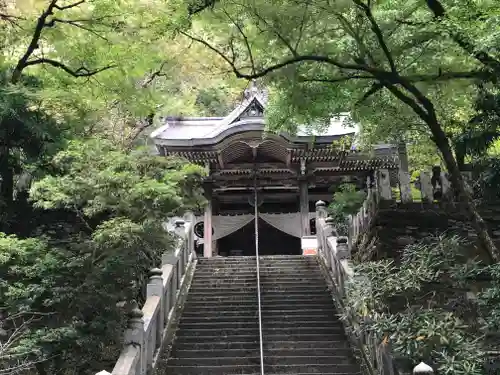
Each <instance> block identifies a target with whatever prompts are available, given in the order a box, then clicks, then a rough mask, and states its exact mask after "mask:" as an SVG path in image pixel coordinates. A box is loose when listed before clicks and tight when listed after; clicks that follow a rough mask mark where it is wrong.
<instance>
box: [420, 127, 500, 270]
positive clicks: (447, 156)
mask: <svg viewBox="0 0 500 375" xmlns="http://www.w3.org/2000/svg"><path fill="white" fill-rule="evenodd" d="M427 123H428V125H429V127H430V129H431V131H432V134H433V136H434V142H435V143H436V146H437V147H438V148H439V151H441V153H442V155H443V160H444V163H445V165H446V168H447V169H448V172H449V173H450V177H451V182H452V184H453V186H454V188H455V189H456V192H457V194H458V197H459V199H460V202H461V203H462V204H463V206H464V208H465V210H466V213H467V216H468V218H469V220H470V221H471V222H472V224H473V226H474V229H475V230H476V232H477V234H478V236H479V240H480V241H481V244H482V246H483V247H484V248H485V250H487V252H488V255H489V257H490V261H491V262H492V263H498V262H499V260H500V253H499V251H498V249H497V247H496V245H495V243H494V242H493V240H492V239H491V237H490V235H489V233H488V227H487V226H486V223H485V222H484V220H483V218H482V217H481V215H480V214H479V212H478V211H477V209H476V205H475V204H474V202H473V201H472V197H471V195H470V194H469V191H468V190H467V188H466V187H465V182H464V180H463V178H462V174H461V173H460V169H459V168H458V164H457V161H456V160H455V157H454V155H453V152H452V150H451V147H450V143H449V141H448V138H447V137H446V134H445V133H444V132H443V130H442V128H441V125H440V124H439V122H438V121H437V120H435V119H430V120H429V121H428V122H427Z"/></svg>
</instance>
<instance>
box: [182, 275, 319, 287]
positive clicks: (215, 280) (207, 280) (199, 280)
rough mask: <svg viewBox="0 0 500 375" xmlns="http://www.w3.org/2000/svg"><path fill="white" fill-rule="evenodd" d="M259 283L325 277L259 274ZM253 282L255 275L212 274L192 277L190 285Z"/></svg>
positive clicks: (288, 282) (310, 280)
mask: <svg viewBox="0 0 500 375" xmlns="http://www.w3.org/2000/svg"><path fill="white" fill-rule="evenodd" d="M260 282H261V285H264V284H273V283H274V284H279V283H284V284H290V283H296V284H297V285H299V284H303V283H307V282H309V283H325V279H324V278H323V276H321V275H315V276H304V275H295V276H294V275H291V276H286V277H285V276H283V275H281V276H279V275H277V276H272V275H271V276H263V275H261V279H260ZM248 283H255V285H257V275H252V276H248V277H237V278H234V277H220V276H218V277H212V276H202V277H196V276H195V277H194V279H193V281H192V283H191V285H192V286H195V285H213V284H215V285H233V284H234V285H239V284H248Z"/></svg>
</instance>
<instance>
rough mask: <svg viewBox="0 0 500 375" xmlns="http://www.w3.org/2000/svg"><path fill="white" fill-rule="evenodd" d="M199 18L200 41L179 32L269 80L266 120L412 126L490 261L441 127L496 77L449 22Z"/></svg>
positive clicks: (355, 13) (240, 11)
mask: <svg viewBox="0 0 500 375" xmlns="http://www.w3.org/2000/svg"><path fill="white" fill-rule="evenodd" d="M478 7H479V5H478ZM485 7H488V8H491V4H489V3H488V4H487V5H485ZM454 9H456V8H454ZM462 13H464V11H462ZM451 15H452V12H450V13H449V16H450V17H451ZM204 17H205V18H203V22H211V25H210V27H205V28H204V29H203V31H204V36H203V38H202V37H199V36H197V35H198V34H196V32H195V31H196V30H195V31H193V32H191V33H188V32H185V34H186V35H189V36H190V37H191V38H192V39H193V40H195V41H197V42H199V43H201V44H203V45H205V46H206V47H207V48H209V49H210V50H212V51H213V52H214V53H216V54H217V55H218V56H219V57H220V58H221V59H223V60H224V61H225V62H226V63H227V64H228V65H229V66H230V68H231V70H232V71H233V72H234V73H235V75H236V76H237V77H240V78H245V79H256V78H261V77H266V78H268V79H269V80H270V81H271V82H272V84H273V89H274V95H272V96H271V108H270V109H269V111H268V117H269V120H270V122H271V124H274V126H282V125H283V124H285V125H286V126H287V127H288V128H294V127H295V126H296V125H297V124H304V123H310V124H324V126H326V125H327V124H328V123H329V119H330V117H331V116H332V115H333V114H335V113H340V112H345V111H350V112H351V114H352V116H353V118H354V119H356V120H358V121H359V122H361V123H362V125H363V126H364V127H376V128H377V129H378V131H377V132H378V133H379V134H385V136H386V138H388V137H390V138H393V139H394V138H395V139H398V138H399V139H401V138H405V137H406V135H407V132H408V130H409V129H410V128H411V127H416V128H417V129H418V131H419V133H423V134H426V135H427V136H428V137H429V138H430V139H431V140H432V141H433V142H434V143H435V145H436V147H437V148H438V149H439V152H440V153H441V155H442V159H443V163H444V165H445V166H446V168H447V170H448V172H449V173H450V176H451V180H452V183H453V186H454V188H455V189H456V191H457V193H458V196H459V197H460V199H461V201H462V202H463V204H464V207H465V208H466V211H467V213H468V216H469V218H470V220H471V222H472V223H473V224H474V227H475V229H476V231H477V233H478V235H479V238H480V240H481V242H482V244H483V246H484V248H485V249H486V250H488V252H489V253H490V256H491V259H492V260H494V261H497V260H498V259H500V254H499V252H498V249H497V248H496V246H495V244H494V243H493V241H492V240H491V238H490V236H489V234H488V231H487V228H486V224H485V223H484V221H483V219H482V218H481V216H480V215H479V214H478V212H477V210H476V208H475V206H474V203H473V201H472V198H471V196H470V194H469V193H468V191H467V189H466V188H465V184H464V180H463V178H462V175H461V173H460V170H459V167H458V163H457V160H456V158H455V155H454V152H453V149H452V147H451V145H450V140H449V137H448V135H447V131H446V128H447V127H450V126H456V125H455V124H456V123H459V124H460V123H462V122H463V121H464V119H469V118H470V117H471V116H470V115H471V113H472V111H473V110H472V108H473V100H471V98H473V97H474V88H473V87H472V86H471V85H470V80H471V79H479V80H482V81H494V80H495V75H494V74H493V73H492V71H489V70H485V69H484V64H483V62H482V61H481V60H479V59H477V58H476V57H477V56H474V57H475V58H471V56H470V53H469V51H468V50H466V49H465V48H464V46H463V45H461V44H460V43H457V39H456V37H448V36H447V30H448V29H446V28H447V27H448V26H447V23H446V22H444V21H443V20H442V19H441V18H436V16H435V15H434V14H433V13H431V12H429V8H428V7H427V4H425V3H424V4H421V3H418V2H407V1H398V0H391V1H383V2H377V3H374V2H371V1H363V0H349V1H347V0H346V1H341V2H335V3H331V2H328V1H319V2H318V1H315V2H306V3H302V2H290V1H278V2H272V3H269V2H265V1H257V2H255V1H243V2H239V3H234V2H232V1H218V2H217V4H216V5H215V6H214V7H213V10H212V11H210V12H206V14H205V15H204ZM454 19H455V21H456V23H458V25H459V26H464V27H465V26H468V27H470V24H467V25H465V24H460V23H459V22H460V21H461V17H459V16H456V17H455V18H454ZM217 21H219V23H217ZM214 24H216V25H217V26H216V27H217V29H216V27H215V26H214ZM467 30H469V29H467ZM481 30H482V31H483V33H484V34H486V33H487V30H485V29H483V28H481ZM454 35H455V34H454ZM482 37H483V38H485V35H482ZM477 39H479V38H477ZM270 46H271V47H272V48H270ZM389 118H390V121H388V119H389ZM315 126H317V125H315Z"/></svg>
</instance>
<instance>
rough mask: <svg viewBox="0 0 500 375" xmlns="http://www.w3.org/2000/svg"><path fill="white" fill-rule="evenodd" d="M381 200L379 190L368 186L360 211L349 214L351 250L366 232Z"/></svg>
mask: <svg viewBox="0 0 500 375" xmlns="http://www.w3.org/2000/svg"><path fill="white" fill-rule="evenodd" d="M378 202H379V195H378V190H377V189H375V188H372V187H370V186H369V187H368V189H367V195H366V199H365V201H364V202H363V205H362V206H361V207H360V208H359V210H358V212H357V213H356V214H354V215H349V216H348V218H347V220H348V237H347V238H348V246H349V250H350V251H353V249H355V248H356V246H357V244H358V242H359V241H360V240H361V237H362V235H363V234H364V233H366V232H367V231H368V230H369V229H370V227H371V225H372V223H373V219H374V218H375V216H376V214H377V209H378Z"/></svg>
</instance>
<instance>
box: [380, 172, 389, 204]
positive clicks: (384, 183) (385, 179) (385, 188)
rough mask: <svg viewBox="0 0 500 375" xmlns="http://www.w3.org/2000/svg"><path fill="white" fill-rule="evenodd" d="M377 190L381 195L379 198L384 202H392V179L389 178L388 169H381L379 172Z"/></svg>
mask: <svg viewBox="0 0 500 375" xmlns="http://www.w3.org/2000/svg"><path fill="white" fill-rule="evenodd" d="M377 184H378V186H377V190H378V193H379V197H380V199H382V200H386V201H389V200H392V191H391V179H390V176H389V170H387V169H379V170H378V171H377Z"/></svg>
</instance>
